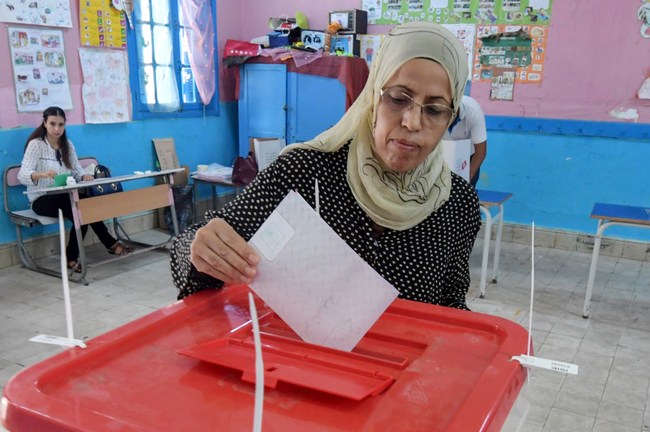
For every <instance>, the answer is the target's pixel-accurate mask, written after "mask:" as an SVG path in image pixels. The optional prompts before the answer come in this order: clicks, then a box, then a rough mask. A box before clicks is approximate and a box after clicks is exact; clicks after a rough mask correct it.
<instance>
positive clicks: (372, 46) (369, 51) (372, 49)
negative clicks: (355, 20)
mask: <svg viewBox="0 0 650 432" xmlns="http://www.w3.org/2000/svg"><path fill="white" fill-rule="evenodd" d="M383 39H384V35H361V58H363V59H364V60H365V61H366V63H368V67H370V65H372V60H373V59H374V58H376V57H377V50H379V46H380V45H381V41H382V40H383Z"/></svg>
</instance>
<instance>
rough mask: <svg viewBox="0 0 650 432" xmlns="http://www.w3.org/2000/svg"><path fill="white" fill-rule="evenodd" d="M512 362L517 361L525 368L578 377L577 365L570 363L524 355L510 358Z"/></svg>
mask: <svg viewBox="0 0 650 432" xmlns="http://www.w3.org/2000/svg"><path fill="white" fill-rule="evenodd" d="M512 360H517V361H518V362H519V363H520V364H521V365H522V366H525V367H536V368H542V369H548V370H552V371H555V372H562V373H568V374H572V375H578V365H576V364H572V363H565V362H561V361H557V360H551V359H545V358H541V357H533V356H529V355H525V354H522V355H520V356H515V357H512Z"/></svg>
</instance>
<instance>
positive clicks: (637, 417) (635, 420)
mask: <svg viewBox="0 0 650 432" xmlns="http://www.w3.org/2000/svg"><path fill="white" fill-rule="evenodd" d="M596 418H598V419H601V420H609V421H611V422H614V423H619V424H623V425H627V426H631V427H635V428H637V430H638V429H640V428H641V425H642V424H643V410H642V409H635V408H630V407H626V406H622V405H617V404H614V403H610V402H607V401H602V402H601V403H600V408H598V414H596Z"/></svg>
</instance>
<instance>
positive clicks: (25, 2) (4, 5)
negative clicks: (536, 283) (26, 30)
mask: <svg viewBox="0 0 650 432" xmlns="http://www.w3.org/2000/svg"><path fill="white" fill-rule="evenodd" d="M0 21H2V22H9V23H18V24H29V25H40V26H48V27H70V28H71V27H72V18H71V15H70V0H0Z"/></svg>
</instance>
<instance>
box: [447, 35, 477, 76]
mask: <svg viewBox="0 0 650 432" xmlns="http://www.w3.org/2000/svg"><path fill="white" fill-rule="evenodd" d="M442 26H443V27H444V28H446V29H447V30H449V31H450V32H452V33H453V34H454V36H456V37H457V38H458V40H459V41H461V43H462V44H463V47H464V48H465V52H466V53H467V64H468V66H469V71H470V78H471V76H472V75H471V72H472V66H473V64H474V41H475V40H476V26H475V25H472V24H443V25H442Z"/></svg>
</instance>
